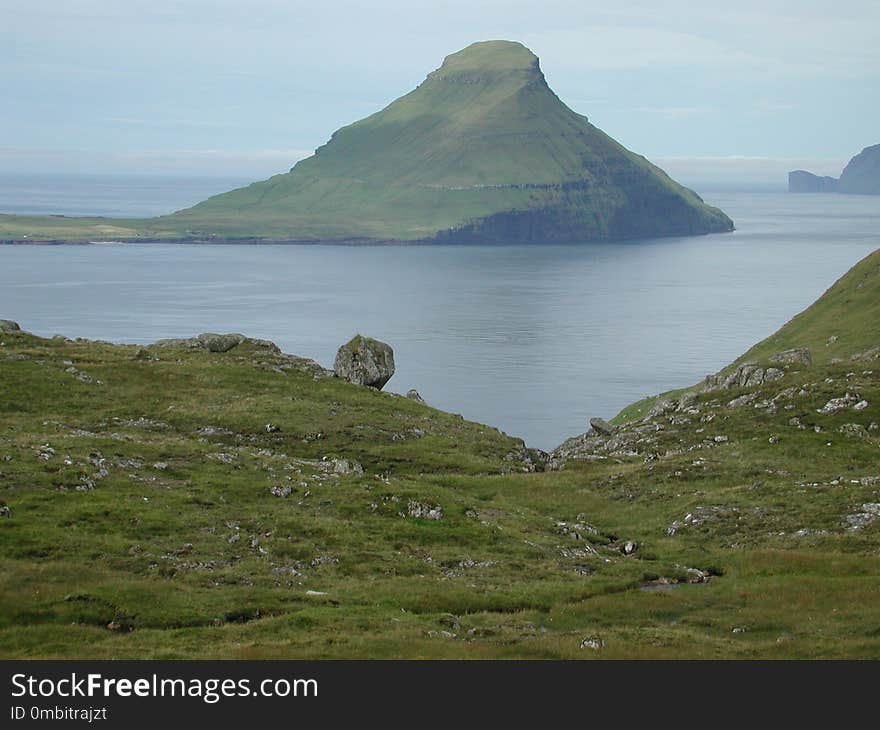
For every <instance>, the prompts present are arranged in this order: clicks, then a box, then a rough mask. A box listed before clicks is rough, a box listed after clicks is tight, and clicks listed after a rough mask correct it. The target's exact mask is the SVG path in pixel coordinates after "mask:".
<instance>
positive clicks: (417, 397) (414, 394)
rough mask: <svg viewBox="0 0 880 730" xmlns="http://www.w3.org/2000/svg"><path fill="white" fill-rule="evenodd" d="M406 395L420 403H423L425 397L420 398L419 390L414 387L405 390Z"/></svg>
mask: <svg viewBox="0 0 880 730" xmlns="http://www.w3.org/2000/svg"><path fill="white" fill-rule="evenodd" d="M406 397H407V398H409V399H410V400H414V401H415V402H416V403H421V404H423V405H424V403H425V399H424V398H422V396H421V394H420V393H419V391H417V390H416V389H415V388H410V389H409V390H408V391H406Z"/></svg>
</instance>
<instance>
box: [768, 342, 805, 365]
mask: <svg viewBox="0 0 880 730" xmlns="http://www.w3.org/2000/svg"><path fill="white" fill-rule="evenodd" d="M770 362H775V363H779V364H783V365H805V366H806V367H810V366H811V365H812V364H813V356H812V354H811V353H810V351H809V350H808V349H807V348H806V347H796V348H794V349H792V350H783V351H782V352H777V353H776V354H775V355H773V356H772V357H771V358H770Z"/></svg>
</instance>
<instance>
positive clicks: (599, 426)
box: [590, 418, 614, 436]
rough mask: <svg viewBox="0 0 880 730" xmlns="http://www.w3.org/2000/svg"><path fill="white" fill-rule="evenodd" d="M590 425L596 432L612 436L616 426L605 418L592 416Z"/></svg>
mask: <svg viewBox="0 0 880 730" xmlns="http://www.w3.org/2000/svg"><path fill="white" fill-rule="evenodd" d="M590 427H591V428H592V429H593V430H594V431H596V433H601V434H602V435H603V436H611V435H613V434H614V426H612V425H611V424H610V423H608V421H606V420H605V419H604V418H591V419H590Z"/></svg>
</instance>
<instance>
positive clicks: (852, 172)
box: [837, 144, 880, 195]
mask: <svg viewBox="0 0 880 730" xmlns="http://www.w3.org/2000/svg"><path fill="white" fill-rule="evenodd" d="M837 191H838V192H840V193H857V194H860V195H880V144H875V145H874V146H873V147H865V149H863V150H862V151H861V152H859V154H857V155H856V156H855V157H853V158H852V159H851V160H850V161H849V163H848V164H847V166H846V167H845V168H843V172H842V173H841V175H840V182H839V183H838V185H837Z"/></svg>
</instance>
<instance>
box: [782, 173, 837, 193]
mask: <svg viewBox="0 0 880 730" xmlns="http://www.w3.org/2000/svg"><path fill="white" fill-rule="evenodd" d="M836 191H837V178H836V177H828V176H827V175H826V176H824V177H820V176H819V175H814V174H813V173H812V172H807V171H806V170H793V171H792V172H790V173H788V192H790V193H834V192H836Z"/></svg>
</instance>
